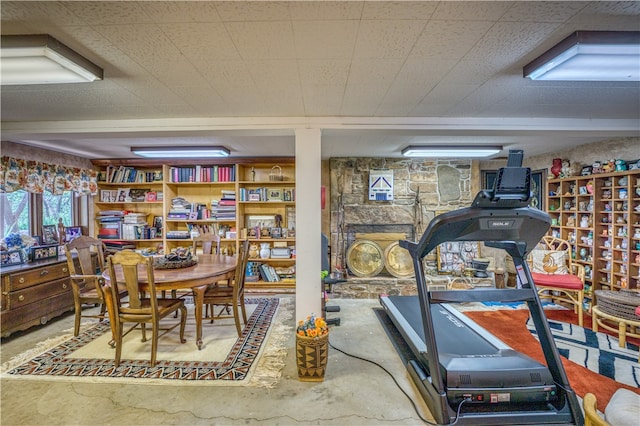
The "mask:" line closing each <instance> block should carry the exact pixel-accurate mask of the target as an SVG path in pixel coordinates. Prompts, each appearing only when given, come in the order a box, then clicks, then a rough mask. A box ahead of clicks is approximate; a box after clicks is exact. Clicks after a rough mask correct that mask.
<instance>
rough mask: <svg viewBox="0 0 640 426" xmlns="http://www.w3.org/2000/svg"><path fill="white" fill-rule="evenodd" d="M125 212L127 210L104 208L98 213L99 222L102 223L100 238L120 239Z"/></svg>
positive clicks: (99, 232) (99, 231)
mask: <svg viewBox="0 0 640 426" xmlns="http://www.w3.org/2000/svg"><path fill="white" fill-rule="evenodd" d="M125 213H126V211H125V210H102V211H101V212H100V213H99V215H98V222H99V223H100V228H99V229H98V238H100V239H105V240H106V239H116V240H117V239H120V238H121V235H122V222H123V220H124V215H125Z"/></svg>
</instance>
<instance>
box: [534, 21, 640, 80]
mask: <svg viewBox="0 0 640 426" xmlns="http://www.w3.org/2000/svg"><path fill="white" fill-rule="evenodd" d="M523 75H524V77H529V78H530V79H531V80H557V81H640V31H576V32H574V33H573V34H571V35H570V36H568V37H567V38H565V39H564V40H562V41H561V42H560V43H558V44H556V45H555V46H553V47H552V48H551V49H549V50H548V51H546V52H545V53H543V54H542V55H540V56H539V57H537V58H536V59H534V60H533V61H531V62H530V63H528V64H527V65H525V67H524V68H523Z"/></svg>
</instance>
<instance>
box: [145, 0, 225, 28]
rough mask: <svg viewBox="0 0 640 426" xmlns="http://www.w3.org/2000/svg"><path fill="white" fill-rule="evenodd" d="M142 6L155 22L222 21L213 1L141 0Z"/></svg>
mask: <svg viewBox="0 0 640 426" xmlns="http://www.w3.org/2000/svg"><path fill="white" fill-rule="evenodd" d="M140 7H141V8H142V10H144V11H145V13H146V14H147V15H149V17H151V19H153V21H154V22H157V23H175V22H220V20H221V19H220V16H219V15H218V11H217V10H216V7H215V5H214V4H213V2H208V1H141V2H140Z"/></svg>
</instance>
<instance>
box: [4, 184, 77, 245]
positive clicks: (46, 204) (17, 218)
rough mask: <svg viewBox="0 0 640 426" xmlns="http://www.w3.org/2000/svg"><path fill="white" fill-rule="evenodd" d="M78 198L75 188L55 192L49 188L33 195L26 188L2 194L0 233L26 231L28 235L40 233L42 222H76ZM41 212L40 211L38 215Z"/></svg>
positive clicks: (65, 223)
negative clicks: (58, 193)
mask: <svg viewBox="0 0 640 426" xmlns="http://www.w3.org/2000/svg"><path fill="white" fill-rule="evenodd" d="M75 199H76V197H74V193H73V192H72V191H65V192H64V193H63V194H62V195H53V194H51V193H50V192H48V191H45V192H44V193H42V194H32V193H29V192H26V191H24V190H18V191H15V192H9V193H0V213H1V214H2V222H1V223H0V236H1V237H2V238H4V237H6V236H7V235H9V234H11V233H13V232H20V231H25V232H27V233H28V234H29V235H41V234H42V225H57V224H58V221H59V219H60V218H61V219H62V223H63V224H64V226H73V225H76V220H75V210H76V202H75ZM38 212H41V214H38Z"/></svg>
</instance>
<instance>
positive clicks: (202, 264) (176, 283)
mask: <svg viewBox="0 0 640 426" xmlns="http://www.w3.org/2000/svg"><path fill="white" fill-rule="evenodd" d="M236 261H237V258H236V257H235V256H224V255H221V254H200V255H198V263H196V264H195V265H193V266H189V267H187V268H178V269H158V268H154V269H153V278H154V281H155V284H156V291H171V290H191V291H192V292H193V302H194V305H195V316H196V345H197V346H198V349H202V345H203V343H202V312H203V307H204V293H205V291H206V290H207V287H208V286H209V285H210V284H213V283H215V282H217V281H222V280H230V279H232V278H233V277H234V275H235V270H236V263H237V262H236ZM140 268H141V269H140V272H141V273H139V274H138V280H139V287H140V291H147V290H148V286H147V274H146V272H144V270H143V269H142V268H144V267H143V266H142V265H141V266H140ZM121 273H122V270H116V275H117V277H116V279H117V280H118V281H119V282H120V281H122V280H123V276H122V275H120V274H121ZM102 275H103V277H104V279H105V287H106V288H105V302H106V304H107V310H108V311H109V317H110V318H114V315H115V310H114V306H113V302H114V301H113V298H112V296H111V290H110V289H109V288H108V286H110V285H111V283H110V278H111V277H110V276H109V272H108V271H105V272H104V273H103V274H102ZM114 326H115V321H111V331H112V333H114V334H113V335H114V336H115V330H114Z"/></svg>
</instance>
